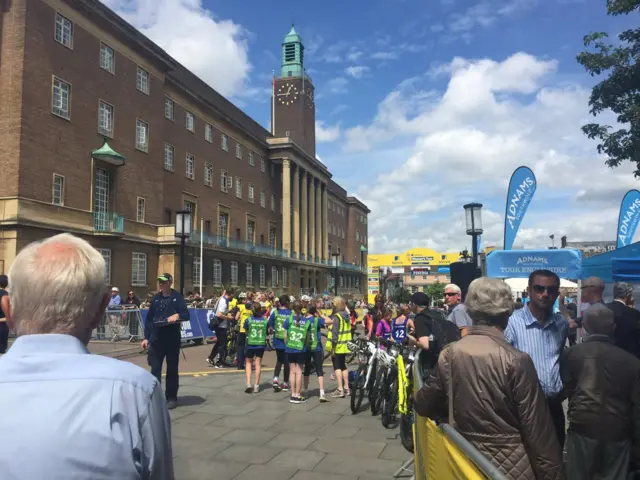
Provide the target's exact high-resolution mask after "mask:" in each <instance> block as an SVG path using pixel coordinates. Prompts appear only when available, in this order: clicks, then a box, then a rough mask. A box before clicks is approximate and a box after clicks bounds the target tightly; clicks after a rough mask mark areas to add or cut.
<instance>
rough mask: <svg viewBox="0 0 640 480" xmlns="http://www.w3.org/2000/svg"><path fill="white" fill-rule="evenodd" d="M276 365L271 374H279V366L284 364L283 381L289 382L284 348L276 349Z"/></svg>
mask: <svg viewBox="0 0 640 480" xmlns="http://www.w3.org/2000/svg"><path fill="white" fill-rule="evenodd" d="M276 358H277V360H276V366H275V368H274V369H273V376H274V377H277V376H279V375H280V368H282V367H283V366H284V383H289V357H288V356H287V352H285V351H284V349H282V350H280V349H277V350H276Z"/></svg>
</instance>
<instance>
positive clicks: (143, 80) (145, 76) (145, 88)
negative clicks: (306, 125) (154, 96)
mask: <svg viewBox="0 0 640 480" xmlns="http://www.w3.org/2000/svg"><path fill="white" fill-rule="evenodd" d="M136 88H137V89H138V90H140V91H141V92H142V93H145V94H147V95H149V72H147V71H146V70H145V69H144V68H140V67H138V70H137V73H136Z"/></svg>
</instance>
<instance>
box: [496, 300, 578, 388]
mask: <svg viewBox="0 0 640 480" xmlns="http://www.w3.org/2000/svg"><path fill="white" fill-rule="evenodd" d="M568 333H569V322H568V321H567V320H566V319H565V318H564V317H563V316H562V315H559V314H557V313H552V314H550V315H549V318H548V319H547V321H546V323H545V324H544V326H542V325H540V324H539V323H538V321H537V320H536V319H535V317H534V316H533V315H532V313H531V312H530V311H529V307H528V306H525V307H523V308H520V309H519V310H515V311H514V312H513V314H512V315H511V318H509V324H508V325H507V328H506V330H505V331H504V338H505V340H506V341H507V342H509V343H510V344H511V345H513V346H514V347H515V348H517V349H518V350H520V351H522V352H525V353H527V354H529V356H530V357H531V360H533V365H534V366H535V367H536V372H537V373H538V380H539V381H540V385H541V386H542V391H543V392H544V394H545V395H546V396H547V397H551V396H553V395H557V394H558V393H560V392H562V388H563V387H562V380H561V379H560V355H561V354H562V350H563V349H564V346H565V344H566V342H567V335H568Z"/></svg>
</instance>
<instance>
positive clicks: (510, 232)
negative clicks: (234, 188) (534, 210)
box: [504, 167, 537, 250]
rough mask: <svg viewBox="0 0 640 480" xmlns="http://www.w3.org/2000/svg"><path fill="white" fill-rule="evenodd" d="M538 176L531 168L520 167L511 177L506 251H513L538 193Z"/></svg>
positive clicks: (506, 216)
mask: <svg viewBox="0 0 640 480" xmlns="http://www.w3.org/2000/svg"><path fill="white" fill-rule="evenodd" d="M536 187H537V183H536V176H535V175H534V174H533V172H532V171H531V169H530V168H529V167H518V168H516V170H515V171H514V172H513V175H511V181H510V182H509V190H508V191H507V207H506V211H505V215H504V249H505V250H511V248H512V247H513V242H514V241H515V239H516V235H517V234H518V229H519V228H520V223H522V219H523V217H524V215H525V213H527V208H528V207H529V204H530V203H531V199H532V198H533V194H534V193H536Z"/></svg>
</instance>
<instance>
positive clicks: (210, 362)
mask: <svg viewBox="0 0 640 480" xmlns="http://www.w3.org/2000/svg"><path fill="white" fill-rule="evenodd" d="M207 363H208V364H209V365H211V366H212V367H213V366H215V363H213V360H211V358H210V357H207Z"/></svg>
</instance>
